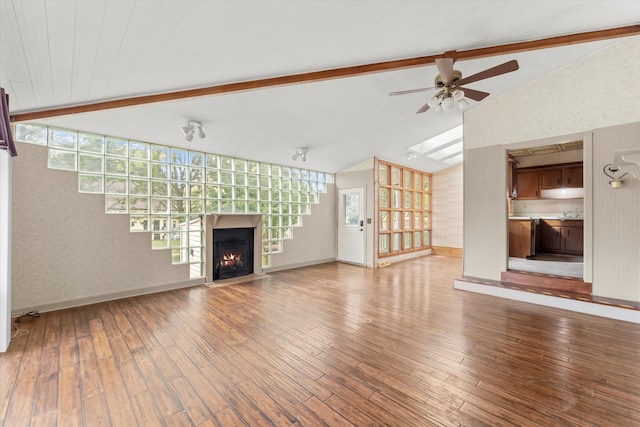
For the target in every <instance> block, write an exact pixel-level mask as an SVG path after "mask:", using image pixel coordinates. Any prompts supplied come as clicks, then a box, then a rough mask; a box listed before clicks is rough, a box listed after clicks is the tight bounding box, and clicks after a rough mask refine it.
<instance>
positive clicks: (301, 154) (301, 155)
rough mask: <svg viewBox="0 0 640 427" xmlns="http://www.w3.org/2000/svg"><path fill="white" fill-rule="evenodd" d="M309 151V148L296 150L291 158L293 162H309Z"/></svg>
mask: <svg viewBox="0 0 640 427" xmlns="http://www.w3.org/2000/svg"><path fill="white" fill-rule="evenodd" d="M308 151H309V149H308V148H307V147H298V148H296V153H295V154H294V155H293V156H291V158H292V159H293V160H298V159H300V160H302V161H303V162H306V161H307V152H308Z"/></svg>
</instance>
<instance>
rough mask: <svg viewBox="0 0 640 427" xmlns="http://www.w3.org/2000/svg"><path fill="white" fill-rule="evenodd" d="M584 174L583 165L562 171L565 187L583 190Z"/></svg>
mask: <svg viewBox="0 0 640 427" xmlns="http://www.w3.org/2000/svg"><path fill="white" fill-rule="evenodd" d="M582 174H583V172H582V165H580V166H569V167H566V168H564V169H563V171H562V176H563V185H564V186H565V187H568V188H581V187H582V186H583V184H584V179H583V178H582Z"/></svg>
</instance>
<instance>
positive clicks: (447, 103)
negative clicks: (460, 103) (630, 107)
mask: <svg viewBox="0 0 640 427" xmlns="http://www.w3.org/2000/svg"><path fill="white" fill-rule="evenodd" d="M441 105H442V109H443V110H445V111H448V110H451V109H452V108H453V106H454V105H456V102H455V101H454V100H453V98H452V97H450V96H447V97H445V98H444V99H443V100H442V104H441Z"/></svg>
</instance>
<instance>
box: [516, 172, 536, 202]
mask: <svg viewBox="0 0 640 427" xmlns="http://www.w3.org/2000/svg"><path fill="white" fill-rule="evenodd" d="M516 185H517V189H518V190H517V199H518V200H526V199H539V198H540V171H539V170H526V171H518V173H517V175H516Z"/></svg>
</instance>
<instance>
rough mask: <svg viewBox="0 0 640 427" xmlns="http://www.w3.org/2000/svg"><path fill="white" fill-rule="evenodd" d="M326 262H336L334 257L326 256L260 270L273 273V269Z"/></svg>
mask: <svg viewBox="0 0 640 427" xmlns="http://www.w3.org/2000/svg"><path fill="white" fill-rule="evenodd" d="M328 262H336V259H335V258H327V259H321V260H317V261H309V262H298V263H294V264H287V265H279V266H277V267H268V268H263V269H262V271H263V272H264V273H273V272H275V271H283V270H291V269H294V268H300V267H308V266H310V265H318V264H326V263H328Z"/></svg>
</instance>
